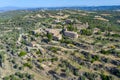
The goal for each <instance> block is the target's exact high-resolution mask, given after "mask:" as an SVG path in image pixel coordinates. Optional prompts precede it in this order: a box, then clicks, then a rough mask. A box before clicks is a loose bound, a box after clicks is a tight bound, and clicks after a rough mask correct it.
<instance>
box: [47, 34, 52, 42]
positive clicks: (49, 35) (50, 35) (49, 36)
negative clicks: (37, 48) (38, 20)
mask: <svg viewBox="0 0 120 80" xmlns="http://www.w3.org/2000/svg"><path fill="white" fill-rule="evenodd" d="M47 38H48V41H51V40H52V39H53V35H52V34H50V33H47Z"/></svg>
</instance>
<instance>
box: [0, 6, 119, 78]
mask: <svg viewBox="0 0 120 80" xmlns="http://www.w3.org/2000/svg"><path fill="white" fill-rule="evenodd" d="M112 8H114V7H112ZM91 9H93V8H90V9H89V10H91ZM97 9H98V7H97ZM99 9H101V10H103V9H102V7H101V8H99ZM106 9H108V8H107V7H106ZM109 9H110V8H109ZM114 9H118V8H114ZM86 10H87V8H86ZM101 10H95V11H84V10H73V9H71V8H70V9H63V10H54V9H52V10H39V9H32V10H31V9H29V10H16V11H8V12H3V13H0V80H120V13H119V12H118V11H115V10H112V11H111V9H110V10H105V11H101Z"/></svg>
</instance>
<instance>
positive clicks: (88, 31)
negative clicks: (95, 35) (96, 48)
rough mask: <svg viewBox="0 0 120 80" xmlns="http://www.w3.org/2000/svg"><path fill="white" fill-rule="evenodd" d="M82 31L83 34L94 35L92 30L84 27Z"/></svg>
mask: <svg viewBox="0 0 120 80" xmlns="http://www.w3.org/2000/svg"><path fill="white" fill-rule="evenodd" d="M80 32H81V34H82V35H87V36H90V35H92V30H88V29H82V30H81V31H80Z"/></svg>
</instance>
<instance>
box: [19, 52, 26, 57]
mask: <svg viewBox="0 0 120 80" xmlns="http://www.w3.org/2000/svg"><path fill="white" fill-rule="evenodd" d="M26 54H27V52H25V51H21V52H20V53H19V55H18V56H20V57H22V56H25V55H26Z"/></svg>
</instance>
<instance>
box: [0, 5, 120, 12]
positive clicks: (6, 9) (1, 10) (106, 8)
mask: <svg viewBox="0 0 120 80" xmlns="http://www.w3.org/2000/svg"><path fill="white" fill-rule="evenodd" d="M21 9H22V10H42V9H45V10H59V9H77V10H90V11H95V10H118V11H120V6H85V7H84V6H83V7H79V6H73V7H39V8H20V7H2V8H0V12H4V11H12V10H21Z"/></svg>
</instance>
